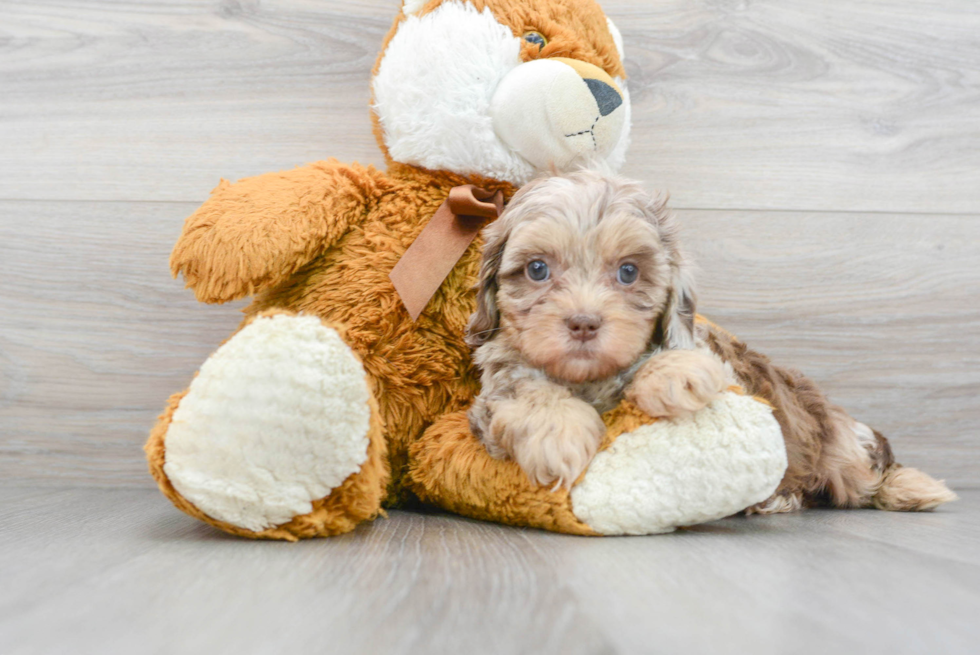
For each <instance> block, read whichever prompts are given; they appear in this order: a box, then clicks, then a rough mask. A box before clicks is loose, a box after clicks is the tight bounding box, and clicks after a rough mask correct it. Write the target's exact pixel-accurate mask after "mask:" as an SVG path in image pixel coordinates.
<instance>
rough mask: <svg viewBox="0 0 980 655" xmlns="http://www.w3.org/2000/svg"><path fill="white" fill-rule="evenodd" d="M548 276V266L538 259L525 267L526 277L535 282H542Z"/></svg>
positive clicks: (549, 272)
mask: <svg viewBox="0 0 980 655" xmlns="http://www.w3.org/2000/svg"><path fill="white" fill-rule="evenodd" d="M550 274H551V271H549V270H548V265H547V264H545V263H544V262H543V261H541V260H540V259H535V260H534V261H533V262H531V263H530V264H528V265H527V276H528V277H529V278H531V279H532V280H534V281H535V282H544V281H545V280H547V279H548V276H549V275H550Z"/></svg>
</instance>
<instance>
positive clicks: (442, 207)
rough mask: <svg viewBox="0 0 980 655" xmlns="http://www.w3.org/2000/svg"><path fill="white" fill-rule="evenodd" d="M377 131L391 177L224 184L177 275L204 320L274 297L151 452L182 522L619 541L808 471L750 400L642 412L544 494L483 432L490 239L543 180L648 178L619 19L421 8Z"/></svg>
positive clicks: (391, 50) (405, 33) (396, 64)
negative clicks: (481, 284)
mask: <svg viewBox="0 0 980 655" xmlns="http://www.w3.org/2000/svg"><path fill="white" fill-rule="evenodd" d="M371 112H372V118H373V124H374V132H375V135H376V137H377V140H378V144H379V146H380V147H381V149H382V151H383V152H384V155H385V161H386V162H387V168H386V170H384V171H382V170H378V169H376V168H374V167H372V166H361V165H358V164H345V163H341V162H338V161H336V160H327V161H321V162H317V163H313V164H309V165H306V166H302V167H299V168H295V169H293V170H288V171H283V172H279V173H269V174H264V175H259V176H257V177H251V178H247V179H243V180H240V181H238V182H236V183H234V184H232V183H229V182H227V181H222V182H221V183H220V184H219V186H218V187H217V188H216V189H214V190H213V191H212V193H211V196H210V198H209V199H208V200H207V201H206V202H205V203H204V204H203V205H202V206H201V207H200V208H199V209H198V210H197V211H195V212H194V214H193V215H192V216H190V217H189V218H188V219H187V221H186V223H185V225H184V228H183V232H182V234H181V236H180V238H179V241H178V242H177V244H176V246H175V247H174V250H173V254H172V257H171V267H172V272H173V274H174V275H175V276H178V275H182V276H183V277H184V280H185V281H186V284H187V286H188V287H189V288H191V289H193V291H194V293H195V295H196V297H197V299H198V300H200V301H202V302H206V303H223V302H228V301H231V300H236V299H239V298H243V297H246V296H251V297H252V302H251V304H250V305H249V306H248V307H247V308H246V309H245V310H244V313H245V318H244V320H243V321H242V323H241V325H240V327H239V328H238V330H237V331H236V332H235V333H234V334H233V335H232V336H231V337H230V338H229V339H228V340H227V341H225V342H224V343H223V344H222V345H221V346H220V347H219V348H218V349H217V350H216V351H215V353H214V354H213V355H212V356H211V357H209V358H208V359H207V360H206V361H205V362H204V363H203V365H202V366H201V368H200V370H199V372H198V373H197V375H196V376H195V378H194V379H193V381H192V382H191V384H190V386H189V388H188V389H186V390H184V391H182V392H179V393H177V394H175V395H173V396H172V397H171V398H170V401H169V403H168V406H167V407H166V409H165V411H164V412H163V414H161V416H160V418H159V420H158V422H157V424H156V425H155V427H154V428H153V430H152V432H151V434H150V437H149V440H148V442H147V445H146V452H147V456H148V460H149V465H150V470H151V472H152V474H153V476H154V477H155V479H156V480H157V482H158V484H159V486H160V488H161V490H162V491H163V493H164V494H165V495H166V496H167V497H168V498H169V499H170V500H171V501H172V502H173V503H174V504H175V505H176V506H177V507H178V508H179V509H181V510H183V511H184V512H186V513H188V514H190V515H191V516H194V517H197V518H198V519H201V520H202V521H205V522H207V523H209V524H211V525H213V526H215V527H217V528H219V529H222V530H225V531H226V532H229V533H232V534H236V535H240V536H244V537H252V538H270V539H285V540H296V539H300V538H307V537H316V536H329V535H336V534H340V533H344V532H348V531H350V530H352V529H354V528H355V527H356V526H357V525H359V524H361V523H362V522H365V521H368V520H370V519H372V518H375V517H377V516H378V515H379V514H381V513H383V512H384V509H385V508H392V507H400V506H405V505H406V504H409V503H412V502H422V503H428V504H432V505H435V506H438V507H441V508H443V509H445V510H448V511H452V512H456V513H459V514H462V515H466V516H469V517H473V518H478V519H485V520H491V521H498V522H502V523H508V524H512V525H518V526H528V527H536V528H543V529H548V530H554V531H559V532H566V533H572V534H582V535H600V534H602V535H611V534H650V533H657V532H666V531H670V530H673V529H675V528H676V527H678V526H686V525H693V524H696V523H700V522H704V521H708V520H713V519H716V518H720V517H723V516H727V515H730V514H733V513H735V512H738V511H740V510H742V509H744V508H746V507H749V506H751V505H753V504H755V503H759V502H761V501H763V500H765V499H766V498H768V497H770V496H771V495H772V493H773V492H774V491H775V490H776V488H777V486H778V485H779V483H780V480H781V479H782V478H783V475H784V472H785V471H786V468H787V459H786V448H785V446H784V443H783V438H782V434H781V431H780V425H779V423H778V422H777V421H776V419H775V418H774V416H773V412H772V409H771V407H770V406H769V405H768V404H767V403H766V402H765V401H762V400H760V399H758V398H753V397H751V396H750V395H747V394H746V393H744V392H742V391H741V390H740V389H738V388H735V387H733V388H732V389H730V391H729V392H728V393H726V394H724V396H723V397H722V398H721V399H720V400H718V401H716V402H715V403H713V404H712V405H710V406H709V407H707V408H705V409H703V410H701V411H699V412H698V413H696V414H695V415H694V416H693V417H690V418H689V419H683V420H674V421H656V420H654V419H651V418H650V417H648V416H646V415H644V414H643V413H642V412H640V411H639V410H638V409H637V408H636V407H635V406H632V405H631V404H629V403H628V402H625V401H624V402H623V403H622V404H621V405H620V406H618V407H616V408H615V409H613V410H612V411H610V412H608V413H607V414H606V415H604V416H603V420H604V422H605V424H606V426H607V429H608V431H607V434H606V437H605V440H604V442H603V444H602V447H601V448H600V451H599V453H598V454H597V455H596V457H595V459H594V460H593V461H592V463H591V465H590V466H589V467H588V469H587V470H586V471H585V472H584V473H583V474H582V476H580V478H579V479H578V480H577V481H576V483H575V484H574V485H573V486H572V488H571V489H565V488H560V489H551V488H548V487H542V486H538V485H535V484H533V483H531V482H530V481H529V480H528V478H527V476H526V475H524V474H523V472H522V471H521V470H520V468H519V467H518V466H517V465H516V464H515V463H514V462H512V461H503V460H497V459H492V458H490V457H489V455H488V454H487V453H486V450H485V449H484V447H483V446H482V444H481V443H480V442H479V441H478V440H477V439H476V438H475V437H474V436H473V435H472V434H471V432H470V428H469V424H468V422H467V419H466V409H467V407H468V406H469V405H470V403H471V402H472V400H473V398H474V397H475V395H476V394H477V393H478V391H479V376H478V373H477V371H475V370H474V367H473V365H472V363H471V352H470V350H469V348H468V347H467V345H466V344H465V342H464V333H465V328H466V325H467V321H468V319H469V317H470V315H471V314H472V313H473V311H474V308H475V292H474V290H473V287H474V283H475V281H476V277H477V273H478V268H479V261H480V247H481V239H480V237H479V235H478V232H479V227H480V226H481V225H483V224H485V222H486V220H492V218H493V215H495V213H496V211H499V207H500V204H502V202H504V201H505V200H506V199H508V198H509V197H510V196H511V195H512V194H513V193H514V191H515V190H516V189H517V188H519V187H520V186H521V185H523V184H524V183H526V182H527V181H529V180H530V179H532V178H533V177H534V176H535V175H537V174H539V173H540V172H541V171H543V170H546V169H548V168H553V169H554V170H559V171H561V170H564V169H565V168H567V167H569V166H572V165H574V162H576V161H577V160H579V159H580V158H581V157H583V156H588V157H591V158H593V159H598V160H600V161H602V162H603V163H604V165H605V166H607V167H608V168H610V169H612V170H615V169H618V168H619V167H620V166H621V165H622V163H623V161H624V159H625V154H626V149H627V145H628V142H629V130H630V97H629V92H628V90H627V86H626V75H625V70H624V67H623V44H622V38H621V36H620V33H619V31H618V30H617V29H616V26H615V25H614V23H613V22H612V21H611V20H610V19H608V18H607V17H606V15H605V14H604V13H603V11H602V9H601V8H600V7H599V5H598V4H596V3H595V2H594V1H593V0H429V1H425V0H404V3H403V5H402V7H401V11H400V12H399V13H398V15H397V16H396V18H395V20H394V24H393V26H392V28H391V30H390V32H389V33H388V35H387V37H386V38H385V40H384V43H383V46H382V49H381V53H380V55H379V57H378V60H377V63H376V65H375V67H374V70H373V77H372V101H371ZM453 203H455V204H453ZM495 203H496V211H495V210H494V205H495ZM481 207H483V208H484V209H487V208H488V207H489V209H487V211H486V212H484V214H485V215H484V217H483V218H480V217H479V216H476V218H475V219H474V216H472V215H470V214H480V209H479V208H481ZM439 217H442V218H441V219H440V218H439ZM467 218H468V219H474V220H469V222H467V221H466V220H464V219H467ZM437 219H438V220H442V221H443V222H442V223H441V225H442V227H441V228H438V229H437V228H436V227H435V225H436V223H437ZM454 221H456V222H454ZM481 221H482V222H481ZM439 229H442V230H443V231H442V232H440V231H439ZM454 230H455V232H454ZM447 235H449V236H447ZM449 241H452V247H449V244H448V242H449ZM422 243H426V244H428V245H427V246H426V247H420V246H419V245H418V244H422ZM444 250H446V251H452V252H448V253H447V252H443V251H444ZM406 262H408V264H406Z"/></svg>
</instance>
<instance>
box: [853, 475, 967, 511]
mask: <svg viewBox="0 0 980 655" xmlns="http://www.w3.org/2000/svg"><path fill="white" fill-rule="evenodd" d="M957 498H959V496H957V495H956V494H955V493H953V492H952V491H951V490H950V488H949V487H947V486H946V483H944V482H943V481H942V480H936V479H935V478H933V477H931V476H929V475H927V474H925V473H923V472H922V471H920V470H918V469H914V468H906V467H904V466H902V465H901V464H892V465H891V466H889V467H888V468H887V469H886V470H885V471H884V472H883V473H882V478H881V485H880V486H879V487H878V491H877V492H875V495H874V497H873V498H872V499H871V502H872V503H874V506H875V507H876V508H878V509H884V510H888V511H892V512H924V511H926V510H930V509H935V508H937V507H939V506H940V505H942V504H943V503H948V502H950V501H952V500H956V499H957Z"/></svg>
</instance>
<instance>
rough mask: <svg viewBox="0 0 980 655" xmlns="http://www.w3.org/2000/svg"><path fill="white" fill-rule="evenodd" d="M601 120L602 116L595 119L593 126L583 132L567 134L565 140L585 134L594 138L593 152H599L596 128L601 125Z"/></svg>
mask: <svg viewBox="0 0 980 655" xmlns="http://www.w3.org/2000/svg"><path fill="white" fill-rule="evenodd" d="M600 118H602V114H600V115H598V116H596V117H595V120H594V121H592V125H590V126H589V129H587V130H582V131H581V132H572V133H571V134H566V135H565V138H566V139H567V138H571V137H573V136H582V135H583V134H588V135H589V136H591V137H592V150H598V149H599V144H598V142H596V140H595V126H596V125H598V124H599V119H600Z"/></svg>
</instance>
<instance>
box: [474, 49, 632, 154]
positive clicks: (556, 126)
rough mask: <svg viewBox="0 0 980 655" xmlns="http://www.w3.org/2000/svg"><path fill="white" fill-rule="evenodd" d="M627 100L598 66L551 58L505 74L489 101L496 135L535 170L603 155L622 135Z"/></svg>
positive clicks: (610, 149)
mask: <svg viewBox="0 0 980 655" xmlns="http://www.w3.org/2000/svg"><path fill="white" fill-rule="evenodd" d="M626 102H628V99H627V98H626V97H625V94H624V93H623V91H622V90H621V89H620V88H619V85H618V84H617V83H616V81H615V80H613V79H612V78H611V77H610V76H609V75H608V74H607V73H606V72H605V71H604V70H602V69H601V68H599V67H598V66H593V65H592V64H588V63H585V62H583V61H579V60H577V59H566V58H562V57H554V58H551V59H537V60H534V61H529V62H527V63H525V64H521V65H520V66H518V67H517V68H515V69H514V70H512V71H511V72H510V73H508V74H507V75H506V76H505V77H504V78H503V80H501V82H500V84H499V85H498V86H497V89H496V91H495V92H494V96H493V99H492V101H491V105H490V115H491V117H492V119H493V129H494V131H495V132H496V133H497V136H498V137H500V139H501V140H502V141H503V142H504V143H505V144H507V146H508V147H510V148H511V149H513V150H514V151H516V152H517V153H518V154H520V155H521V156H522V157H524V158H525V159H527V160H528V161H529V162H531V164H533V165H534V166H535V167H536V168H538V169H546V168H548V167H549V166H551V165H554V166H555V167H556V168H558V169H559V170H565V169H567V168H568V167H569V165H570V164H571V163H572V162H574V161H576V160H577V159H580V158H583V157H590V158H602V159H605V158H606V157H607V156H608V155H609V154H610V153H611V152H612V151H613V149H614V148H615V147H616V145H617V144H618V143H619V140H620V139H621V138H622V133H623V124H624V122H625V117H626V108H625V106H624V104H625V103H626Z"/></svg>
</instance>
